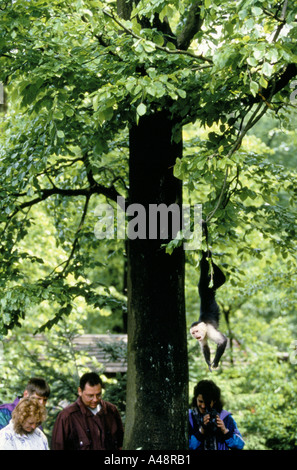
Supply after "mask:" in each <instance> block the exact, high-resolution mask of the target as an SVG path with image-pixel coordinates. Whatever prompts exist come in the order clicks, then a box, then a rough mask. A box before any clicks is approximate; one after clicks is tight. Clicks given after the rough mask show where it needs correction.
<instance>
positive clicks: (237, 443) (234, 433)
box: [217, 415, 245, 450]
mask: <svg viewBox="0 0 297 470" xmlns="http://www.w3.org/2000/svg"><path fill="white" fill-rule="evenodd" d="M217 424H218V427H219V428H220V429H221V431H222V433H223V436H224V439H225V443H226V444H227V446H228V447H229V449H237V450H241V449H243V447H244V444H245V442H244V440H243V439H242V436H241V434H240V432H239V430H238V428H237V424H236V422H235V420H234V418H233V417H232V416H231V415H229V416H228V419H227V420H226V423H224V421H222V420H221V419H220V418H219V417H218V418H217Z"/></svg>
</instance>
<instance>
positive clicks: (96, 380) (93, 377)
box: [79, 372, 103, 390]
mask: <svg viewBox="0 0 297 470" xmlns="http://www.w3.org/2000/svg"><path fill="white" fill-rule="evenodd" d="M86 384H89V385H90V386H91V387H94V386H95V385H101V387H103V382H102V380H101V379H100V377H99V375H98V374H96V372H87V373H86V374H84V375H82V376H81V378H80V381H79V386H80V389H81V390H84V388H85V386H86Z"/></svg>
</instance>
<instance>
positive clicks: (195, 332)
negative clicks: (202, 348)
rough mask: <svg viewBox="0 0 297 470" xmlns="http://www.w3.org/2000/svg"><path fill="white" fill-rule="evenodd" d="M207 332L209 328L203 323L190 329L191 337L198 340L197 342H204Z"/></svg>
mask: <svg viewBox="0 0 297 470" xmlns="http://www.w3.org/2000/svg"><path fill="white" fill-rule="evenodd" d="M206 332H207V326H206V324H205V323H203V322H201V323H198V325H195V326H193V327H192V328H191V329H190V333H191V335H192V336H193V338H195V339H197V341H202V340H203V339H204V338H205V336H206Z"/></svg>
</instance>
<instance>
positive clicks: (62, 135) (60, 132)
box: [57, 131, 65, 139]
mask: <svg viewBox="0 0 297 470" xmlns="http://www.w3.org/2000/svg"><path fill="white" fill-rule="evenodd" d="M57 136H58V137H59V138H60V139H64V137H65V134H64V132H63V131H58V132H57Z"/></svg>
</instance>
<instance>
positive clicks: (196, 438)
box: [189, 411, 204, 450]
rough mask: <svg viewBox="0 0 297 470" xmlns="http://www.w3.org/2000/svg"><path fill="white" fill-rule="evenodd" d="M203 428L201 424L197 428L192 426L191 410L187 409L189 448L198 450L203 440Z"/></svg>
mask: <svg viewBox="0 0 297 470" xmlns="http://www.w3.org/2000/svg"><path fill="white" fill-rule="evenodd" d="M203 433H204V430H203V428H202V426H201V427H200V429H199V430H196V431H195V430H194V427H193V416H192V413H191V411H189V449H190V450H199V449H200V448H201V447H202V445H203V441H204V436H203Z"/></svg>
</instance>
